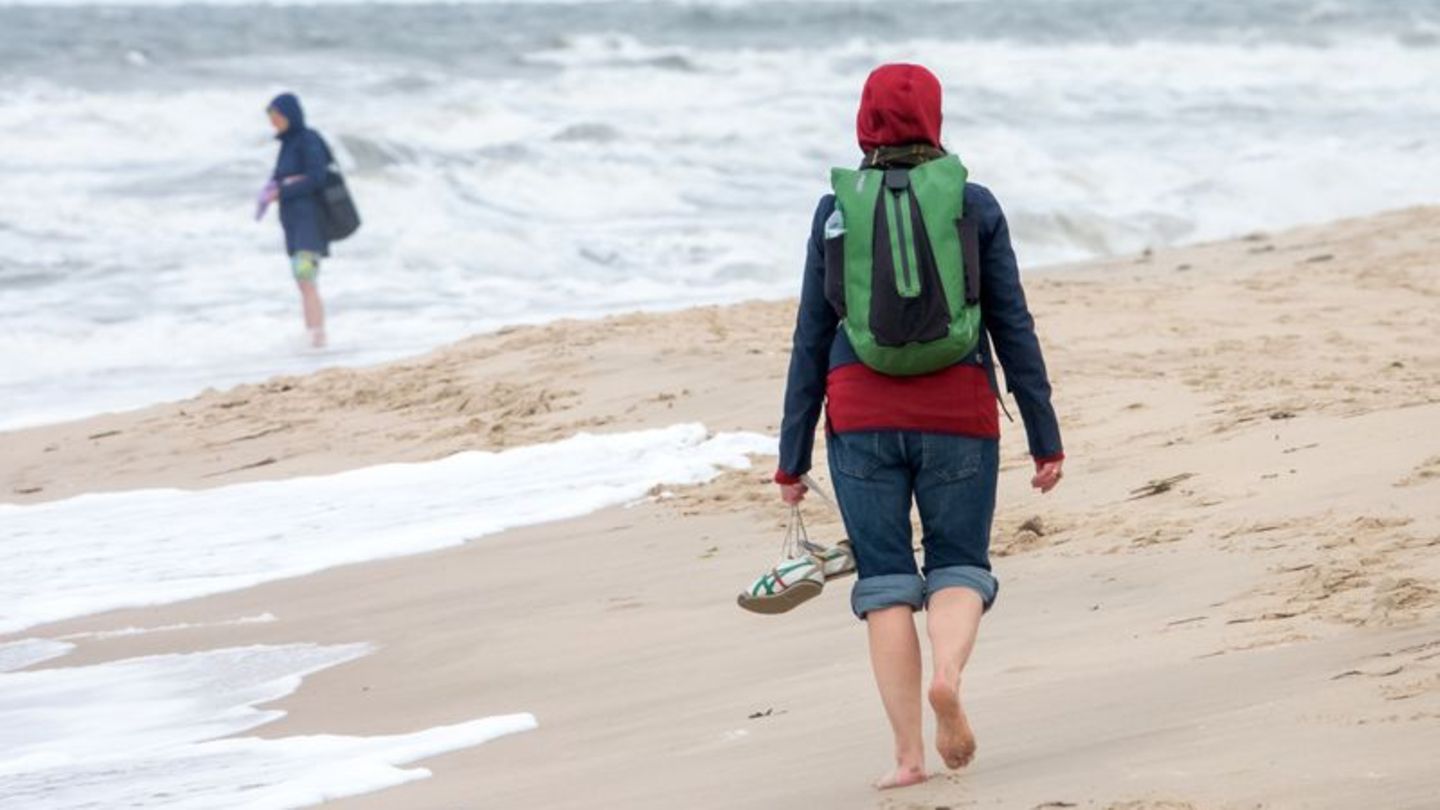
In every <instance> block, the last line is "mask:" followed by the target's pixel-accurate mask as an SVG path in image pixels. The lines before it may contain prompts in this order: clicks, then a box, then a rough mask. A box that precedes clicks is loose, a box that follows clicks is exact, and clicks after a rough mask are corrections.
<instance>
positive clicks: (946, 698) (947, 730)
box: [930, 678, 976, 770]
mask: <svg viewBox="0 0 1440 810" xmlns="http://www.w3.org/2000/svg"><path fill="white" fill-rule="evenodd" d="M930 708H932V709H934V710H935V749H936V750H937V751H939V752H940V758H941V759H943V760H945V767H947V768H950V769H951V770H954V769H956V768H963V767H965V766H966V765H969V764H970V760H972V759H974V758H975V749H976V745H975V732H973V731H971V730H970V721H969V720H968V719H967V718H966V717H965V709H964V708H962V707H961V705H960V687H959V685H958V684H956V685H951V684H948V683H946V682H945V681H944V680H943V679H940V678H937V679H935V681H933V682H932V683H931V684H930Z"/></svg>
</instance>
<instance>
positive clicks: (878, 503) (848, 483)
mask: <svg viewBox="0 0 1440 810" xmlns="http://www.w3.org/2000/svg"><path fill="white" fill-rule="evenodd" d="M827 444H828V447H827V450H828V453H829V458H830V477H831V480H832V481H833V482H834V485H835V497H836V500H837V501H839V503H840V514H841V517H842V518H843V519H844V521H845V531H846V532H847V533H848V534H849V535H850V542H851V544H852V545H853V546H854V548H855V562H856V567H857V568H858V569H859V579H858V581H856V583H855V587H854V590H852V591H851V593H850V607H851V609H852V610H854V611H855V615H856V616H857V617H859V618H861V619H863V618H865V615H866V614H867V613H869V612H870V611H872V610H880V609H882V608H888V607H894V606H897V605H906V606H908V607H910V608H911V609H912V610H921V609H923V608H924V607H925V605H926V604H928V603H929V600H930V597H931V596H932V595H934V594H935V593H936V592H937V591H940V590H942V589H944V588H969V589H971V590H973V591H975V592H976V593H977V594H979V595H980V598H981V600H982V601H983V602H984V604H985V609H986V610H989V609H990V606H991V605H992V604H994V603H995V595H996V593H997V592H998V591H999V588H1000V584H999V582H998V581H996V579H995V577H994V575H993V574H991V573H990V524H991V521H992V520H993V518H994V516H995V485H996V481H997V478H998V476H999V470H1000V447H999V445H1000V443H999V441H998V440H996V439H977V438H972V437H969V436H955V435H949V434H943V433H928V432H921V431H914V430H884V431H859V432H847V433H834V434H831V435H830V436H829V438H828V442H827ZM912 502H913V503H914V504H915V505H916V506H917V507H919V510H920V525H921V538H920V543H921V546H922V548H923V549H924V552H925V564H924V567H923V568H918V569H917V567H916V565H915V552H914V549H913V546H912V532H911V527H910V507H911V503H912Z"/></svg>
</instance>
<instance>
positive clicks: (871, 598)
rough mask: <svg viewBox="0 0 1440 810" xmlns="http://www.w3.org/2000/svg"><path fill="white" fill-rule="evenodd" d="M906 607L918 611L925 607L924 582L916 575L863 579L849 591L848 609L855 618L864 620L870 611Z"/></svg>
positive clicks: (882, 575)
mask: <svg viewBox="0 0 1440 810" xmlns="http://www.w3.org/2000/svg"><path fill="white" fill-rule="evenodd" d="M897 605H906V606H908V607H909V608H910V609H911V610H919V609H920V608H921V607H923V606H924V605H925V580H923V579H921V578H920V576H919V575H918V574H881V575H880V576H875V577H865V578H864V579H861V580H859V581H858V582H856V583H855V587H854V588H852V589H851V591H850V609H851V610H853V611H855V617H856V618H858V619H863V618H865V614H867V613H869V612H870V611H872V610H883V609H885V608H888V607H896V606H897Z"/></svg>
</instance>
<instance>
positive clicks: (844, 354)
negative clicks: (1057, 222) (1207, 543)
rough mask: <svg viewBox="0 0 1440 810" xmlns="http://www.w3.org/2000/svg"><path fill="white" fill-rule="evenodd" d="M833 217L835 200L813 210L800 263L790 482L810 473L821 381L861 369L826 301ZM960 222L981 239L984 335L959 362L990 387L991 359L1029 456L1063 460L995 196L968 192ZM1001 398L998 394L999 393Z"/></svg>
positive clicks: (784, 446)
mask: <svg viewBox="0 0 1440 810" xmlns="http://www.w3.org/2000/svg"><path fill="white" fill-rule="evenodd" d="M834 210H835V196H834V195H833V194H827V195H825V196H824V197H823V198H821V200H820V204H819V206H817V207H816V209H815V220H814V222H813V223H812V224H811V227H810V250H809V253H808V255H807V256H806V259H805V282H804V285H803V286H802V287H801V292H800V311H799V312H798V313H797V315H796V318H795V338H794V346H793V348H792V350H791V353H790V375H789V379H788V380H787V381H786V384H785V416H784V419H783V420H782V421H781V424H780V471H781V472H783V473H785V474H786V475H790V476H799V475H803V474H805V473H806V472H809V470H810V461H811V454H812V451H813V450H814V446H815V426H816V424H817V423H818V422H819V420H820V408H821V406H822V405H823V404H824V401H825V378H826V375H827V374H828V373H829V371H830V369H833V368H836V367H839V366H843V365H846V364H848V363H858V362H860V359H859V358H858V357H857V356H856V355H855V350H854V348H852V347H851V346H850V339H849V338H847V337H846V336H845V331H844V330H843V329H838V328H837V327H838V326H839V316H838V315H837V314H836V313H835V309H834V308H833V307H832V306H831V305H830V302H829V301H827V300H826V299H825V249H824V244H825V243H824V229H825V220H826V219H828V218H829V217H830V214H831V212H833V211H834ZM965 216H966V217H967V218H969V217H975V218H977V221H978V223H979V233H980V312H981V320H982V322H983V324H984V327H985V328H984V329H982V330H981V333H980V346H979V348H978V349H976V352H975V354H974V355H972V356H971V357H970V358H967V359H966V360H963V361H961V362H969V363H981V364H984V366H985V369H986V371H987V372H988V373H989V375H990V382H991V386H992V387H996V386H995V365H994V361H993V360H992V348H993V355H994V356H998V357H999V358H1000V364H1001V365H1002V366H1003V367H1004V368H1005V381H1006V387H1007V388H1008V389H1009V390H1010V392H1011V393H1013V394H1014V395H1015V402H1016V404H1017V405H1019V407H1020V417H1021V418H1022V419H1023V420H1024V422H1025V433H1026V436H1027V437H1028V438H1029V440H1030V454H1031V455H1032V456H1034V457H1035V458H1037V459H1044V458H1053V457H1055V456H1058V455H1060V454H1061V453H1062V452H1063V448H1062V446H1061V444H1060V424H1059V422H1057V421H1056V419H1055V409H1054V408H1052V407H1051V406H1050V380H1049V378H1048V377H1047V376H1046V374H1045V360H1044V358H1043V357H1042V356H1041V354H1040V341H1039V340H1038V339H1037V338H1036V337H1035V321H1034V319H1033V318H1031V317H1030V309H1029V307H1028V306H1026V304H1025V290H1024V288H1022V287H1021V286H1020V269H1019V267H1018V266H1017V264H1016V262H1015V251H1014V250H1013V249H1012V248H1011V247H1010V228H1009V226H1008V225H1006V223H1005V213H1004V212H1003V211H1001V210H1000V203H999V202H998V201H996V199H995V195H993V194H991V193H990V190H989V189H987V188H985V187H984V186H981V185H977V184H975V183H966V184H965ZM996 390H997V391H998V390H999V389H998V387H996Z"/></svg>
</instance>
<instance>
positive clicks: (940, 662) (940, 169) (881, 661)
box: [775, 64, 1064, 788]
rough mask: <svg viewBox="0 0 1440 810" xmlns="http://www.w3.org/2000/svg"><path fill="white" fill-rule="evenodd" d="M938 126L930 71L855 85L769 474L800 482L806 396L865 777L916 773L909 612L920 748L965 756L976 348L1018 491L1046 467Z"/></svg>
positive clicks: (979, 509) (1007, 286) (1044, 445)
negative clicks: (1005, 425)
mask: <svg viewBox="0 0 1440 810" xmlns="http://www.w3.org/2000/svg"><path fill="white" fill-rule="evenodd" d="M940 121H941V89H940V83H939V81H938V80H937V79H936V78H935V76H934V75H933V74H931V73H930V72H929V71H928V70H926V69H925V68H923V67H920V66H917V65H899V64H897V65H885V66H882V67H880V68H878V69H876V70H875V71H874V72H873V73H872V74H871V75H870V77H869V79H868V80H867V81H866V84H865V89H864V92H863V95H862V97H861V101H860V111H859V116H858V119H857V131H858V137H859V142H860V148H861V150H862V151H863V152H864V154H865V157H864V162H863V163H862V164H861V169H860V170H859V171H851V170H846V169H837V170H835V172H834V173H833V175H832V181H833V182H832V185H833V187H834V190H835V192H836V193H835V194H832V195H827V196H825V197H824V198H823V199H821V201H820V204H819V207H818V208H817V209H816V211H815V217H814V221H813V223H812V228H811V235H810V243H809V255H808V258H807V261H806V265H805V278H804V285H803V288H802V293H801V297H800V308H799V313H798V315H797V318H796V326H795V336H794V346H793V351H792V354H791V357H790V372H789V378H788V381H787V384H786V391H785V413H784V419H783V422H782V426H781V431H780V468H779V470H778V471H777V472H776V474H775V481H776V483H777V484H779V486H780V495H781V497H782V498H783V499H784V500H785V502H786V503H791V504H794V503H798V502H799V501H800V500H801V499H803V498H804V497H805V493H806V487H805V485H804V484H803V483H801V481H800V476H802V475H804V474H805V473H806V472H807V471H808V470H809V469H810V465H811V452H812V449H813V446H814V441H815V428H816V424H817V422H818V421H819V418H820V411H821V406H822V404H823V405H824V407H825V411H826V423H827V447H828V454H829V462H830V471H831V478H832V480H833V481H834V486H835V494H836V496H837V500H838V501H839V504H840V511H841V515H842V518H843V520H844V523H845V529H846V531H847V533H848V534H849V537H850V540H851V542H852V543H853V545H854V549H855V555H856V563H857V566H858V568H859V580H858V581H857V582H856V584H855V587H854V590H853V591H852V593H851V607H852V609H853V610H854V612H855V615H856V616H857V617H859V618H860V619H862V620H864V621H865V623H866V625H867V632H868V635H869V642H870V660H871V666H872V668H873V670H874V675H875V683H876V685H877V687H878V688H879V691H880V698H881V702H882V703H883V705H884V707H885V713H886V715H887V717H888V718H889V721H890V726H891V729H892V731H893V733H894V737H895V768H894V770H892V771H891V772H889V773H888V774H887V775H885V776H884V777H883V778H881V780H880V781H879V782H878V783H877V784H876V786H877V787H880V788H890V787H902V786H905V785H911V784H915V783H917V782H921V781H923V780H924V779H925V778H926V768H925V748H924V741H923V739H922V732H921V718H922V703H921V678H922V672H921V657H920V640H919V636H918V634H917V632H916V626H915V620H914V616H913V614H914V613H915V612H916V611H919V610H927V611H928V613H927V621H926V629H927V632H928V635H929V638H930V645H931V650H932V653H933V664H934V672H933V673H932V676H931V678H930V683H929V688H928V692H927V697H928V700H929V703H930V706H931V708H932V709H933V710H934V712H935V719H936V726H937V731H936V740H935V744H936V748H937V749H938V751H939V753H940V756H941V758H942V759H943V760H944V762H945V764H946V765H947V766H948V767H950V768H960V767H963V766H965V765H966V764H968V763H969V762H970V760H971V758H972V757H973V756H974V754H975V750H976V744H975V736H974V734H973V733H972V731H971V729H970V726H969V723H968V722H967V720H966V717H965V712H964V709H963V708H962V706H961V702H960V686H961V677H960V676H961V673H962V672H963V670H964V668H965V664H966V661H967V660H968V659H969V657H970V652H971V649H972V648H973V646H974V643H975V636H976V633H977V631H978V630H979V626H980V619H981V617H982V615H983V614H984V612H985V611H986V610H988V609H989V608H990V606H991V605H992V604H993V603H994V601H995V597H996V593H997V591H998V582H997V581H996V579H995V577H994V576H993V575H992V574H991V571H990V560H989V545H990V524H991V519H992V517H993V515H994V510H995V490H996V480H997V477H998V470H999V435H1000V423H999V416H998V413H997V408H996V402H997V389H996V388H995V368H994V359H995V358H998V359H999V361H1000V363H1001V364H1002V365H1003V366H1004V369H1005V375H1006V380H1007V382H1008V387H1009V389H1010V390H1011V391H1012V392H1013V393H1014V395H1015V400H1016V402H1017V403H1018V405H1019V408H1020V414H1021V416H1022V418H1023V419H1024V422H1025V430H1026V433H1027V435H1028V438H1029V446H1030V453H1031V455H1032V456H1033V457H1034V460H1035V469H1036V472H1035V475H1034V477H1033V478H1032V479H1031V484H1032V485H1033V486H1034V487H1035V488H1036V489H1038V490H1040V491H1041V492H1049V491H1050V490H1051V489H1053V488H1054V487H1055V486H1056V484H1058V483H1059V481H1060V478H1061V474H1062V472H1061V470H1062V464H1063V460H1064V453H1063V451H1062V448H1061V443H1060V429H1059V425H1058V423H1057V421H1056V418H1055V412H1054V410H1053V409H1052V407H1051V404H1050V383H1049V380H1048V378H1047V376H1046V372H1045V363H1044V360H1043V359H1042V357H1041V353H1040V344H1039V341H1038V340H1037V338H1036V336H1035V330H1034V322H1033V320H1032V319H1031V316H1030V312H1029V309H1028V307H1027V306H1026V303H1025V294H1024V291H1023V289H1022V288H1021V284H1020V276H1019V270H1018V268H1017V265H1016V261H1015V254H1014V252H1013V251H1012V249H1011V246H1010V235H1009V229H1008V227H1007V225H1006V222H1005V216H1004V214H1003V213H1002V212H1001V209H1000V205H999V203H998V202H996V200H995V197H994V196H993V195H991V193H990V192H989V191H988V190H987V189H985V188H984V187H982V186H979V185H976V184H974V183H968V182H966V171H965V168H964V166H963V165H962V164H961V163H960V161H959V160H958V159H957V158H955V157H954V156H952V155H949V154H947V153H946V152H945V150H944V149H943V148H942V147H941V145H940ZM912 501H913V502H914V503H915V504H916V505H917V506H918V508H919V511H920V522H921V526H922V537H921V542H922V545H923V548H924V553H925V561H924V566H923V568H922V569H919V570H917V567H916V563H915V556H914V553H913V551H912V547H911V524H910V510H911V503H912Z"/></svg>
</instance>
